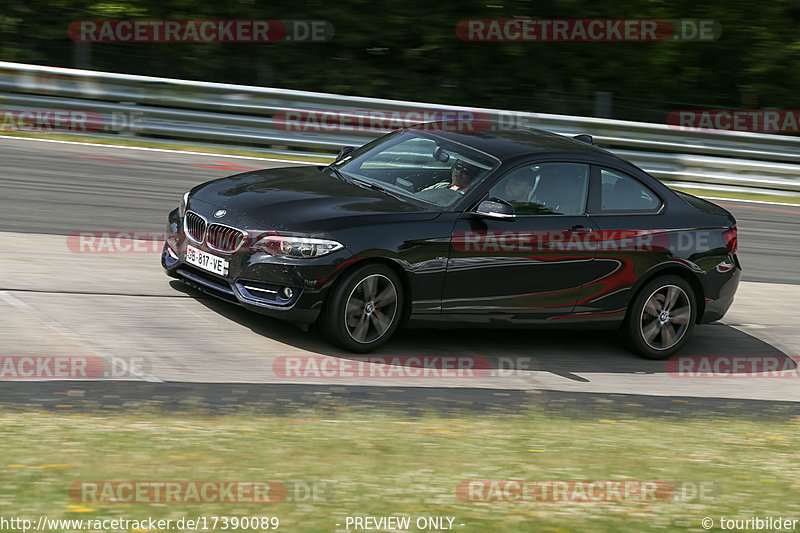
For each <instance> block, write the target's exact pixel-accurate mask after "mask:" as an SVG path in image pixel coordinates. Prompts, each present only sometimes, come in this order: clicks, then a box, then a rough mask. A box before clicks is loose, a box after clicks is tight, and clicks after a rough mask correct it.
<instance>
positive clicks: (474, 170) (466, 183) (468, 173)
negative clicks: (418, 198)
mask: <svg viewBox="0 0 800 533" xmlns="http://www.w3.org/2000/svg"><path fill="white" fill-rule="evenodd" d="M477 175H478V167H476V166H474V165H470V164H469V163H466V162H464V161H461V160H460V159H458V160H456V164H455V165H453V170H452V171H451V173H450V181H441V182H439V183H434V184H433V185H431V186H430V187H426V188H424V189H423V190H424V191H429V190H432V189H445V188H448V189H450V190H451V191H461V192H467V191H468V190H469V188H470V186H471V182H472V180H473V179H475V177H476V176H477Z"/></svg>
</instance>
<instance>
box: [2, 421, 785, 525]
mask: <svg viewBox="0 0 800 533" xmlns="http://www.w3.org/2000/svg"><path fill="white" fill-rule="evenodd" d="M300 416H302V417H303V418H298V419H288V418H278V417H273V416H258V415H253V416H249V415H248V416H243V415H223V416H220V417H215V418H206V417H204V416H200V415H192V416H189V415H181V418H177V417H175V416H174V415H168V414H165V415H160V414H141V413H139V414H131V413H125V412H115V413H113V414H109V415H106V416H101V415H72V416H64V415H56V414H46V413H40V414H20V413H6V414H0V435H2V440H0V485H1V486H2V495H0V516H6V517H8V516H20V517H23V518H31V519H37V518H38V516H39V515H46V516H48V517H50V518H56V517H65V518H68V517H71V518H84V519H88V518H92V519H95V518H129V519H135V518H143V517H147V516H152V517H154V518H164V519H166V518H170V519H173V520H176V519H178V518H180V517H183V516H186V517H196V516H198V515H200V516H203V515H204V516H223V515H226V516H252V515H256V516H278V517H279V519H280V522H281V526H280V530H282V531H292V532H312V531H313V532H322V531H326V532H330V531H336V530H337V529H338V530H341V531H344V525H342V526H341V527H340V528H337V527H336V526H335V524H337V523H339V524H344V523H345V522H344V520H345V517H347V516H355V515H358V516H386V515H407V516H412V517H414V518H416V517H419V516H451V517H455V522H454V523H455V524H456V527H455V529H456V530H458V531H463V532H472V531H482V532H483V531H486V532H506V531H507V532H516V531H549V532H573V531H574V532H579V531H580V532H583V531H593V532H618V531H632V532H642V531H702V530H703V529H702V528H701V527H700V525H699V521H700V520H701V519H702V518H703V517H705V516H711V517H713V518H714V519H715V520H718V519H719V517H720V516H727V517H736V518H749V517H751V516H777V515H780V514H782V515H783V516H784V517H795V518H800V501H798V500H797V498H796V494H797V490H798V488H800V462H798V461H797V453H796V450H797V448H798V445H800V425H798V423H797V421H792V422H758V421H752V420H749V421H745V420H732V419H731V420H686V421H678V420H675V419H671V420H665V419H652V418H642V419H619V420H591V419H586V418H583V419H568V418H552V417H550V418H547V417H544V416H541V415H538V414H534V413H531V414H526V415H521V414H518V415H508V414H506V415H501V414H498V413H494V414H492V415H488V414H487V415H483V414H465V415H463V416H462V417H460V418H452V417H450V418H445V417H440V416H436V415H426V416H423V417H409V416H406V415H394V414H388V413H379V412H375V411H366V410H364V412H362V413H358V412H342V413H337V414H336V415H335V418H327V419H323V418H322V417H320V416H319V415H315V414H314V412H310V413H308V414H304V415H300ZM326 416H331V414H330V413H329V414H326ZM470 479H500V480H504V479H527V480H594V479H597V480H602V479H618V480H621V479H631V480H672V481H679V480H692V481H695V482H697V481H705V482H714V483H717V484H718V485H717V486H718V488H719V491H720V492H719V494H718V497H717V498H716V499H699V500H695V501H688V502H686V501H659V502H645V503H639V502H600V503H597V502H591V503H588V502H570V503H564V502H561V503H542V502H527V503H515V502H499V503H498V502H495V503H473V502H465V501H462V500H460V499H459V498H458V497H457V495H456V492H455V489H456V486H457V485H458V483H459V482H460V481H463V480H470ZM82 480H117V481H119V480H155V481H176V480H196V481H209V480H212V481H213V480H217V481H233V480H250V481H260V480H277V481H283V482H289V481H291V480H302V481H304V482H307V483H309V484H311V483H317V484H327V486H328V487H329V488H331V489H332V490H333V495H332V497H331V498H329V499H327V500H325V501H315V502H310V503H308V502H307V503H286V502H283V503H277V504H239V503H237V504H203V505H201V504H196V503H184V504H160V505H154V504H95V503H90V502H88V503H87V502H76V501H73V500H71V499H70V497H69V496H68V489H69V487H70V485H72V484H73V483H75V482H76V481H82ZM462 523H463V524H466V525H465V526H464V527H461V526H458V524H462ZM412 530H415V529H412ZM351 531H352V529H351Z"/></svg>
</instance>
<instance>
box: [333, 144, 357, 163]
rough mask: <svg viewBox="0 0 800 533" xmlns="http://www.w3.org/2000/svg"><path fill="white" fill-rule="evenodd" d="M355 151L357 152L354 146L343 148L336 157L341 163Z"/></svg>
mask: <svg viewBox="0 0 800 533" xmlns="http://www.w3.org/2000/svg"><path fill="white" fill-rule="evenodd" d="M353 150H355V148H353V147H352V146H344V147H342V149H341V150H339V155H337V156H336V161H341V160H342V159H344V158H345V157H347V156H348V155H349V154H350V152H352V151H353ZM336 161H334V162H336Z"/></svg>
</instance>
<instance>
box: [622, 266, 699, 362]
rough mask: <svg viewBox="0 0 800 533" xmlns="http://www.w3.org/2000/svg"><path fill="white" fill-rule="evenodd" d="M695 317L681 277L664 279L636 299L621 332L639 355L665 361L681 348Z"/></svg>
mask: <svg viewBox="0 0 800 533" xmlns="http://www.w3.org/2000/svg"><path fill="white" fill-rule="evenodd" d="M696 316H697V309H696V304H695V296H694V291H693V290H692V288H691V286H690V285H689V284H688V283H687V282H686V280H684V279H683V278H681V277H680V276H663V277H660V278H657V279H654V280H653V281H651V282H650V283H648V284H647V285H645V286H644V287H643V288H642V290H641V291H639V293H638V294H637V295H636V298H635V299H634V301H633V303H632V305H631V307H630V308H629V309H628V316H627V317H626V319H625V323H624V324H623V330H624V331H625V333H626V337H627V340H628V342H629V344H630V345H631V348H633V350H634V351H636V352H637V353H638V354H640V355H642V356H644V357H646V358H647V359H666V358H668V357H670V356H671V355H672V354H674V353H675V352H677V351H678V350H680V349H681V348H682V347H683V345H684V343H685V342H686V340H687V339H688V338H689V334H690V333H691V331H692V329H693V328H694V324H695V319H696Z"/></svg>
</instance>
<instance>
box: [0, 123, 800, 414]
mask: <svg viewBox="0 0 800 533" xmlns="http://www.w3.org/2000/svg"><path fill="white" fill-rule="evenodd" d="M0 161H2V171H1V172H2V179H0V357H3V356H31V357H36V356H58V355H64V356H76V355H86V356H87V357H94V358H100V359H103V360H105V361H110V360H124V361H131V360H136V361H140V362H141V364H140V365H139V366H138V367H137V368H136V371H135V372H134V374H135V375H132V376H131V375H126V376H124V377H123V378H122V379H125V380H144V381H150V382H156V383H157V382H188V383H192V384H209V383H217V384H220V383H222V384H236V383H240V384H245V383H246V384H263V383H272V384H280V386H282V387H283V386H306V387H310V388H311V389H313V388H314V387H318V386H325V387H331V386H334V387H345V386H346V387H354V386H363V387H371V388H379V389H383V390H386V391H397V390H398V389H399V388H400V387H402V388H404V389H406V390H410V391H413V390H420V389H419V387H425V388H426V389H431V390H433V389H436V391H437V394H439V393H440V392H441V391H446V390H448V389H449V390H453V391H458V394H459V398H468V397H469V395H470V391H475V393H474V394H476V395H480V394H486V391H488V390H497V391H548V393H552V392H553V391H557V392H559V393H574V394H584V393H591V394H593V395H598V394H600V395H604V394H627V395H641V396H652V397H663V396H672V397H682V398H700V397H702V398H723V399H726V398H727V399H753V400H773V401H776V400H778V401H798V400H800V392H798V388H797V387H796V381H795V380H794V379H792V378H791V377H789V376H790V375H792V373H791V372H790V373H787V377H785V378H776V377H758V376H752V375H749V376H740V377H726V378H719V377H718V378H686V377H678V376H676V375H675V373H674V372H670V371H669V369H670V368H671V367H669V365H668V363H666V362H663V361H661V362H659V361H646V360H642V359H639V358H638V357H636V356H634V355H631V354H629V353H628V352H626V351H625V350H624V349H622V348H621V347H620V345H619V344H618V342H617V339H616V333H615V332H591V333H586V334H580V335H576V334H575V333H574V332H571V331H540V330H531V331H519V330H517V331H492V332H486V331H478V332H474V331H465V330H450V331H439V330H405V331H402V332H400V333H399V334H398V335H396V336H395V338H394V339H393V340H392V341H390V342H389V343H387V344H386V345H385V346H383V347H382V348H381V349H380V350H378V352H376V353H375V354H373V355H375V356H379V357H387V358H389V357H393V356H417V357H419V356H427V357H448V356H474V357H481V358H485V360H487V361H488V362H489V363H490V366H491V370H490V371H488V372H482V373H479V374H480V375H476V376H460V377H430V376H429V377H407V376H389V377H380V376H378V377H361V378H358V377H353V378H341V377H340V378H326V377H324V376H323V377H302V378H298V377H292V378H283V377H281V376H280V375H279V374H280V373H279V372H276V368H277V367H276V366H275V365H276V361H281V360H282V359H281V358H285V357H294V356H299V357H304V356H310V355H311V356H318V357H322V358H335V359H336V360H337V361H342V360H347V359H352V358H353V356H352V355H350V354H346V353H343V352H341V351H339V350H338V349H336V348H332V347H331V346H329V345H328V344H327V343H326V342H325V341H324V340H322V339H321V338H320V337H318V336H317V335H316V334H315V333H314V332H313V331H312V332H304V331H301V330H300V329H298V328H296V327H295V326H293V325H291V324H286V323H283V322H280V321H276V320H271V319H267V318H265V317H262V316H259V315H255V314H251V313H249V312H246V311H244V310H242V309H240V308H238V307H237V306H234V305H231V304H228V303H225V302H221V301H217V300H215V299H212V298H209V297H206V296H204V295H201V294H200V293H197V292H195V291H194V290H192V289H189V288H187V287H185V286H183V285H182V284H181V283H180V282H177V281H174V280H171V279H169V278H167V277H166V276H165V275H164V274H163V272H162V270H161V266H160V264H159V256H158V253H157V252H155V251H153V249H155V248H156V247H154V246H149V247H147V246H144V248H148V249H147V250H143V251H141V252H138V253H76V252H75V250H74V249H70V247H69V246H68V239H67V235H69V234H70V233H72V232H75V231H82V230H96V231H126V232H134V231H139V232H144V231H161V230H162V229H163V227H164V224H165V217H166V213H167V212H168V211H170V210H172V209H174V207H175V206H176V205H177V203H178V201H179V199H180V196H181V194H182V193H183V192H184V191H185V190H187V189H188V188H189V187H191V186H192V185H194V184H197V183H200V182H202V181H206V180H208V179H211V178H214V177H220V176H225V175H229V174H233V173H235V172H238V171H243V170H250V169H256V168H267V167H272V166H281V165H283V164H285V163H277V162H271V161H267V160H259V159H252V158H237V157H229V156H218V155H205V154H187V153H172V152H162V151H152V150H134V149H122V148H114V147H101V146H93V145H80V144H73V143H54V142H41V141H34V140H24V139H14V138H0ZM718 203H720V204H721V205H723V206H724V207H726V208H727V209H729V210H730V211H731V212H733V213H734V215H735V216H736V218H737V220H738V225H739V248H740V259H741V261H742V264H743V266H744V269H745V274H744V282H743V283H742V285H741V286H740V289H739V292H738V294H737V299H736V301H735V303H734V306H733V308H732V309H731V311H730V312H729V313H728V315H727V316H726V317H725V319H724V320H723V321H721V322H719V323H715V324H711V325H706V326H701V327H698V328H697V329H695V333H694V336H693V338H692V339H691V340H690V342H689V343H688V344H687V346H686V347H685V348H684V350H683V351H682V352H681V354H680V355H681V356H686V355H688V356H733V357H735V356H742V357H745V356H751V357H752V356H755V357H758V356H772V357H774V358H777V359H778V360H782V361H786V362H787V364H789V365H792V366H793V365H794V361H799V360H800V327H798V324H800V308H798V305H797V301H798V299H800V268H798V265H797V260H798V259H800V237H798V231H800V207H792V206H780V205H766V204H754V203H740V202H725V201H719V202H718ZM782 368H784V366H783V365H782ZM793 375H794V377H795V378H797V377H800V373H797V372H795V373H794V374H793ZM248 386H251V385H248ZM17 389H21V388H20V387H16V388H14V390H17ZM11 390H12V389H11V388H8V389H6V391H7V392H8V391H11ZM28 390H30V389H28ZM42 394H46V393H45V392H42ZM442 394H443V393H442Z"/></svg>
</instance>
